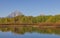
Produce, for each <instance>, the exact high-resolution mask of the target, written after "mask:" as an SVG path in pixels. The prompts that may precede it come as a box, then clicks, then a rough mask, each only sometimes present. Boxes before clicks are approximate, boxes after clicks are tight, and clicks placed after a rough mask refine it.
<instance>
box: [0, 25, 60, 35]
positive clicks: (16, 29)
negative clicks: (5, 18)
mask: <svg viewBox="0 0 60 38" xmlns="http://www.w3.org/2000/svg"><path fill="white" fill-rule="evenodd" d="M0 31H2V32H8V31H11V32H13V33H16V34H24V33H26V32H29V33H32V32H37V33H43V34H60V28H57V27H55V28H53V27H52V28H47V27H45V28H44V27H42V28H40V27H32V26H20V27H17V25H16V26H4V27H2V26H1V25H0Z"/></svg>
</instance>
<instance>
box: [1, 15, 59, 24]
mask: <svg viewBox="0 0 60 38" xmlns="http://www.w3.org/2000/svg"><path fill="white" fill-rule="evenodd" d="M45 22H47V23H48V22H51V23H57V22H58V23H59V22H60V15H54V16H53V15H40V16H36V17H34V16H24V15H21V16H16V17H4V18H0V24H12V23H15V24H21V23H22V24H23V23H25V24H27V23H29V24H30V23H45Z"/></svg>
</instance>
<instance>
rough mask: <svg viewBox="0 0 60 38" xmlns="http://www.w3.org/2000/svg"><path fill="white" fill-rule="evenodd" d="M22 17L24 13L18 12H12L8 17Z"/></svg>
mask: <svg viewBox="0 0 60 38" xmlns="http://www.w3.org/2000/svg"><path fill="white" fill-rule="evenodd" d="M20 15H23V14H22V12H20V11H17V10H16V11H14V12H12V13H11V14H9V15H8V16H7V17H16V16H20Z"/></svg>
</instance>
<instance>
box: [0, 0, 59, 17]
mask: <svg viewBox="0 0 60 38" xmlns="http://www.w3.org/2000/svg"><path fill="white" fill-rule="evenodd" d="M15 10H19V11H21V12H22V13H23V14H25V15H32V16H37V15H40V14H46V15H55V14H60V0H0V17H5V16H7V15H9V14H10V13H11V12H13V11H15Z"/></svg>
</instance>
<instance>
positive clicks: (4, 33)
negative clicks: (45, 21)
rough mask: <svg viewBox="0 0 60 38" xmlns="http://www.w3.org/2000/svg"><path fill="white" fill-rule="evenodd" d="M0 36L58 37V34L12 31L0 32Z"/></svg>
mask: <svg viewBox="0 0 60 38" xmlns="http://www.w3.org/2000/svg"><path fill="white" fill-rule="evenodd" d="M0 38H60V35H55V34H41V33H36V32H33V33H25V34H23V35H22V34H14V33H12V32H1V31H0Z"/></svg>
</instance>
